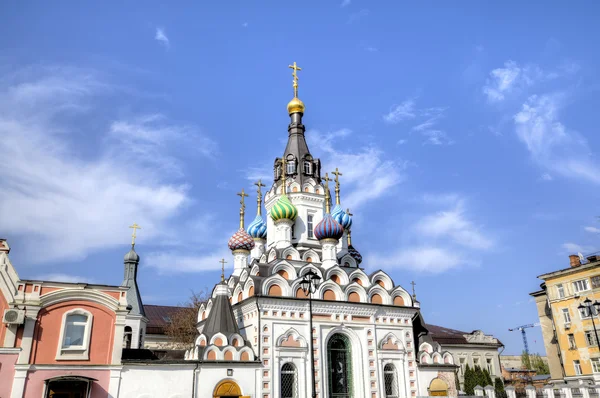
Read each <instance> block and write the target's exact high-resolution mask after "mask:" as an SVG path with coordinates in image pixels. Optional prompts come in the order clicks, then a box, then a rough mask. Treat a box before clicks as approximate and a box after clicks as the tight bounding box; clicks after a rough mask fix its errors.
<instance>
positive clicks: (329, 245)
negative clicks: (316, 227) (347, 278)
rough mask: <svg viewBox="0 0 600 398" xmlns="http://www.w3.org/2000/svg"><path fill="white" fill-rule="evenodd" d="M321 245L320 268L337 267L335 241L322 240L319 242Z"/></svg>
mask: <svg viewBox="0 0 600 398" xmlns="http://www.w3.org/2000/svg"><path fill="white" fill-rule="evenodd" d="M319 242H320V243H321V252H322V260H321V266H322V267H323V268H324V269H328V268H331V267H335V266H336V265H337V250H336V245H337V242H338V241H337V240H335V239H323V240H321V241H319Z"/></svg>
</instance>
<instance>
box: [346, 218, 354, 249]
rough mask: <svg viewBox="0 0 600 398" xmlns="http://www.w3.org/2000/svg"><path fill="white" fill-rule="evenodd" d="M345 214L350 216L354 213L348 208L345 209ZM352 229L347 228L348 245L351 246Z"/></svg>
mask: <svg viewBox="0 0 600 398" xmlns="http://www.w3.org/2000/svg"><path fill="white" fill-rule="evenodd" d="M346 214H348V215H349V216H350V217H352V216H353V215H354V214H352V213H350V209H346ZM351 231H352V229H351V228H348V246H352V232H351Z"/></svg>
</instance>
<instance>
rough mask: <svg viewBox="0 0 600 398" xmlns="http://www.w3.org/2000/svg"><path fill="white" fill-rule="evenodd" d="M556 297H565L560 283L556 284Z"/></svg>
mask: <svg viewBox="0 0 600 398" xmlns="http://www.w3.org/2000/svg"><path fill="white" fill-rule="evenodd" d="M556 297H557V298H559V299H561V298H564V297H565V287H564V286H563V284H562V283H559V284H558V285H556Z"/></svg>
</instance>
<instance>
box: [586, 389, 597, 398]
mask: <svg viewBox="0 0 600 398" xmlns="http://www.w3.org/2000/svg"><path fill="white" fill-rule="evenodd" d="M588 392H589V394H590V398H598V389H597V388H594V387H589V388H588Z"/></svg>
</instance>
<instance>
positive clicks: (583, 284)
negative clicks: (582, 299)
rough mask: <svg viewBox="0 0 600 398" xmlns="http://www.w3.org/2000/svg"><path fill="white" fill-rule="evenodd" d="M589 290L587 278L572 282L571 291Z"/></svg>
mask: <svg viewBox="0 0 600 398" xmlns="http://www.w3.org/2000/svg"><path fill="white" fill-rule="evenodd" d="M587 290H590V285H589V283H588V280H587V279H581V280H578V281H575V282H573V291H574V292H575V293H580V292H585V291H587Z"/></svg>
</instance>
